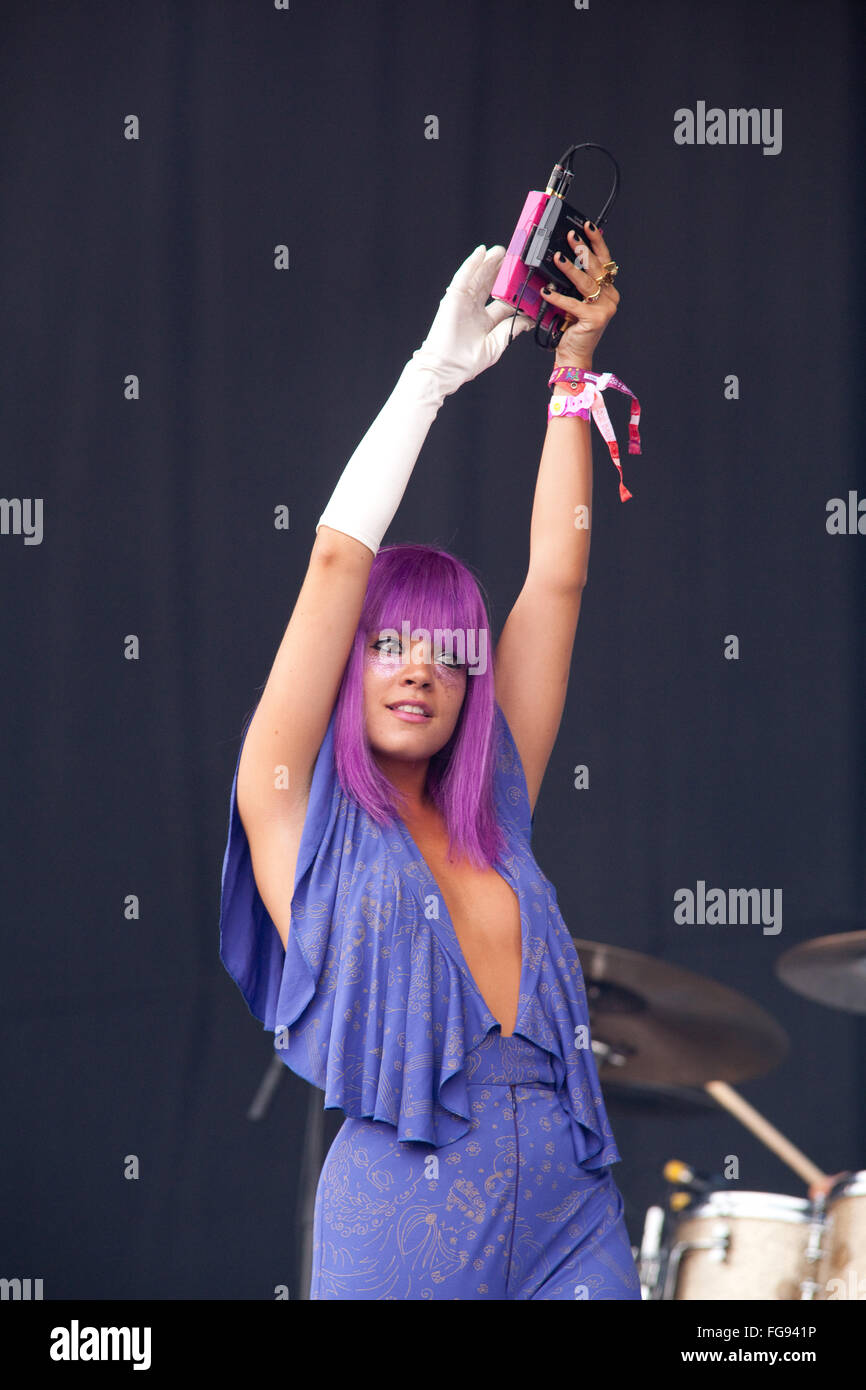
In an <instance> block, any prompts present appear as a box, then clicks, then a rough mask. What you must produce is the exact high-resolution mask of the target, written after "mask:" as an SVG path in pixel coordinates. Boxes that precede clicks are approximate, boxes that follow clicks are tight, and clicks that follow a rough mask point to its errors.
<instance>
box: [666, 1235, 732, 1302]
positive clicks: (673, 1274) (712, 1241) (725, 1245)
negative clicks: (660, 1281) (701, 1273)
mask: <svg viewBox="0 0 866 1390" xmlns="http://www.w3.org/2000/svg"><path fill="white" fill-rule="evenodd" d="M730 1248H731V1228H730V1226H717V1227H716V1234H715V1235H714V1236H709V1237H708V1238H707V1239H706V1240H679V1241H677V1243H676V1245H672V1246H671V1250H670V1255H669V1256H668V1261H667V1266H666V1269H665V1281H664V1288H663V1290H662V1298H663V1299H670V1298H671V1296H672V1294H673V1291H674V1289H675V1288H676V1281H677V1275H678V1273H679V1268H680V1260H681V1259H682V1258H683V1255H685V1254H686V1253H687V1252H688V1251H689V1250H710V1251H712V1259H714V1260H716V1261H717V1263H718V1264H724V1262H725V1260H726V1259H727V1258H728V1251H729V1250H730Z"/></svg>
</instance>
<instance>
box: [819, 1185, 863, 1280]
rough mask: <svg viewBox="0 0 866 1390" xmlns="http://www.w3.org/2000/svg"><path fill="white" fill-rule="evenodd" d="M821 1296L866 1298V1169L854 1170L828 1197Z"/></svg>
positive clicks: (823, 1237) (821, 1270)
mask: <svg viewBox="0 0 866 1390" xmlns="http://www.w3.org/2000/svg"><path fill="white" fill-rule="evenodd" d="M825 1217H826V1224H825V1227H824V1231H823V1233H822V1238H821V1250H822V1255H821V1261H820V1264H819V1266H818V1276H817V1282H818V1289H817V1291H816V1294H815V1297H816V1298H817V1299H840V1298H852V1299H860V1300H864V1299H866V1171H861V1172H859V1173H852V1174H851V1176H850V1177H849V1178H848V1180H847V1182H844V1183H842V1184H841V1185H840V1186H839V1187H836V1188H834V1189H833V1191H832V1192H831V1193H830V1195H829V1197H828V1199H827V1207H826V1213H825Z"/></svg>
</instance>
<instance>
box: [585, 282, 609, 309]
mask: <svg viewBox="0 0 866 1390" xmlns="http://www.w3.org/2000/svg"><path fill="white" fill-rule="evenodd" d="M597 283H598V289H597V290H596V292H595V294H585V295H584V297H583V302H584V304H594V303H595V301H596V300H597V299H598V296H599V295H600V294H601V292H602V290H603V289H604V285H603V284H601V283H600V282H597Z"/></svg>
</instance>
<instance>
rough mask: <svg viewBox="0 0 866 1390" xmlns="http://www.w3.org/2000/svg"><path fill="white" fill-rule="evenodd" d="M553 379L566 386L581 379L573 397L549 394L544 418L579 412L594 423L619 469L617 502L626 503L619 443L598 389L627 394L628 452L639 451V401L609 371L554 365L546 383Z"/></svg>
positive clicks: (552, 381)
mask: <svg viewBox="0 0 866 1390" xmlns="http://www.w3.org/2000/svg"><path fill="white" fill-rule="evenodd" d="M557 382H562V383H563V384H564V385H570V384H572V383H574V382H581V383H582V387H581V389H580V390H579V391H577V393H576V394H575V395H573V396H551V398H550V404H549V406H548V408H547V418H548V420H555V419H557V418H558V417H559V416H563V415H579V416H580V418H581V419H582V420H588V419H589V417H590V414H592V418H593V419H594V420H595V423H596V424H597V425H598V428H599V430H600V432H601V435H602V438H603V439H604V441H605V443H606V444H607V447H608V450H609V452H610V456H611V459H612V460H613V463H614V466H615V467H616V469H617V470H618V472H619V496H620V501H621V502H627V501H628V499H629V498H630V497H631V493H630V492H629V490H628V488H627V487H626V485H625V483H624V482H623V476H622V465H621V464H620V461H619V445H618V444H617V442H616V435H615V434H614V432H613V425H612V424H611V423H610V416H609V415H608V413H607V409H606V407H605V404H604V400H603V398H602V394H601V393H602V391H604V389H605V387H607V386H612V387H613V388H614V390H615V391H622V392H623V393H624V394H625V395H626V396H630V397H631V414H630V415H629V421H628V451H629V453H630V454H639V453H640V430H639V425H640V401H639V400H638V398H637V396H636V395H635V394H634V392H633V391H630V390H629V388H628V387H627V386H626V384H625V382H623V381H620V379H619V377H618V376H614V374H613V372H590V371H588V370H587V369H586V368H585V367H554V369H553V371H552V372H551V374H550V380H549V382H548V383H547V384H548V386H555V385H556V383H557Z"/></svg>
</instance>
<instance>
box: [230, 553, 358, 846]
mask: <svg viewBox="0 0 866 1390" xmlns="http://www.w3.org/2000/svg"><path fill="white" fill-rule="evenodd" d="M372 563H373V552H372V551H371V550H369V549H368V548H367V546H365V545H363V544H362V543H361V542H360V541H358V540H355V538H354V537H353V536H347V535H344V534H343V533H342V532H341V531H335V530H332V529H331V528H330V527H329V526H322V527H321V528H320V530H319V531H318V533H317V535H316V540H315V543H314V545H313V548H312V552H311V554H310V563H309V565H308V567H307V573H306V576H305V578H304V582H303V584H302V586H301V590H300V593H299V594H298V599H297V602H296V603H295V607H294V609H293V611H292V616H291V618H290V619H289V624H288V627H287V628H286V631H285V633H284V635H283V639H282V641H281V643H280V646H279V649H278V651H277V654H276V657H275V658H274V663H273V666H272V667H271V672H270V675H269V676H268V679H267V683H266V685H265V688H264V690H263V692H262V695H261V699H260V701H259V704H258V708H257V709H256V712H255V714H254V715H253V718H252V720H251V722H250V727H249V729H248V731H247V735H246V739H245V741H244V747H243V752H242V753H241V759H240V764H239V766H238V792H237V794H238V811H239V813H240V817H241V820H242V821H243V823H244V828H245V829H246V830H247V833H248V835H249V833H250V831H251V830H257V829H259V828H260V827H262V826H264V825H267V824H270V825H273V824H275V823H278V822H280V821H283V820H286V819H288V820H290V821H292V822H293V821H294V820H295V819H296V818H297V816H298V814H299V813H300V812H302V811H303V809H304V807H305V805H306V801H307V797H308V795H309V789H310V781H311V778H312V773H313V767H314V766H315V762H316V756H317V754H318V751H319V748H320V747H321V744H322V739H323V738H324V736H325V730H326V729H327V727H328V721H329V719H330V717H331V714H332V712H333V709H334V703H335V701H336V698H337V691H338V689H339V686H340V681H341V679H342V676H343V671H344V670H345V667H346V662H347V661H348V659H349V652H350V650H351V646H352V641H353V639H354V636H355V631H356V629H357V626H358V620H359V618H360V616H361V609H362V607H363V603H364V594H365V592H366V588H367V579H368V576H369V573H370V566H371V565H372ZM280 768H285V769H286V770H287V773H288V777H287V779H285V778H284V779H282V780H283V783H285V781H286V780H287V782H288V785H287V786H286V785H282V786H280V785H279V784H280V780H281V779H280V778H279V776H278V773H277V769H280Z"/></svg>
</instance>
